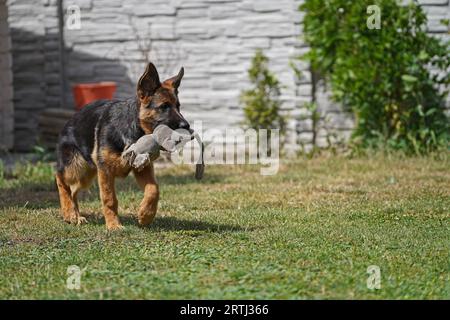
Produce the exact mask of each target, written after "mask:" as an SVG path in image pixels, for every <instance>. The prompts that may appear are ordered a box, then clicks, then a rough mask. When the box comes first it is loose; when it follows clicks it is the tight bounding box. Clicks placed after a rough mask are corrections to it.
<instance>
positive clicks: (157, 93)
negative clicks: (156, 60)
mask: <svg viewBox="0 0 450 320" xmlns="http://www.w3.org/2000/svg"><path fill="white" fill-rule="evenodd" d="M183 75H184V69H183V68H181V70H180V72H178V74H177V75H176V76H174V77H172V78H169V79H167V80H165V81H163V82H162V83H161V82H160V80H159V75H158V71H157V70H156V67H155V66H154V65H153V63H149V64H148V65H147V68H146V69H145V72H144V74H143V75H142V76H141V78H140V79H139V81H138V84H137V96H138V99H139V104H140V105H139V121H140V125H141V127H142V129H143V130H144V132H145V133H146V134H148V133H152V132H153V130H154V129H155V128H156V127H157V126H158V125H166V126H168V127H169V128H171V129H172V130H177V129H184V130H188V131H190V132H191V131H192V130H191V129H190V125H189V123H188V122H187V121H186V119H185V118H184V117H183V116H182V114H181V113H180V101H179V99H178V87H179V86H180V83H181V79H182V78H183Z"/></svg>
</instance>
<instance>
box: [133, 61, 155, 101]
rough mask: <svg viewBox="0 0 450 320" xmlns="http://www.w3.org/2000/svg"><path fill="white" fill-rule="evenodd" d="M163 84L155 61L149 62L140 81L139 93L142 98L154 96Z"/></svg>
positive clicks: (138, 85)
mask: <svg viewBox="0 0 450 320" xmlns="http://www.w3.org/2000/svg"><path fill="white" fill-rule="evenodd" d="M160 86H161V83H160V82H159V75H158V71H157V70H156V67H155V65H154V64H153V63H151V62H150V63H149V64H148V65H147V68H146V69H145V72H144V74H143V75H142V76H141V78H140V79H139V81H138V84H137V94H138V97H139V98H140V99H143V98H145V97H149V96H152V95H153V94H154V93H155V91H156V90H157V89H158V88H159V87H160Z"/></svg>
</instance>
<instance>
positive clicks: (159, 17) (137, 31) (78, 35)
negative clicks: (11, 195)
mask: <svg viewBox="0 0 450 320" xmlns="http://www.w3.org/2000/svg"><path fill="white" fill-rule="evenodd" d="M302 2H303V0H64V5H65V8H67V7H68V6H69V5H72V4H76V5H78V6H79V7H80V8H81V29H79V30H69V29H67V28H65V29H64V41H65V48H64V53H65V61H64V63H65V66H66V76H67V77H66V86H67V88H66V91H65V92H66V96H65V101H66V102H65V107H66V108H73V97H72V94H71V90H70V88H71V85H72V84H74V83H77V82H94V81H102V80H104V81H116V82H117V83H118V92H117V97H118V98H124V97H129V96H132V95H134V94H135V83H136V81H137V79H138V77H139V76H140V74H141V73H142V71H143V69H144V67H145V64H146V61H147V60H152V61H153V62H155V64H156V65H157V67H158V69H159V71H160V75H161V78H165V77H168V76H171V75H174V74H175V73H176V72H177V71H178V70H179V68H180V67H181V66H184V67H185V78H184V80H183V83H182V87H181V90H180V99H181V102H182V108H183V113H184V114H186V116H187V118H188V119H189V120H191V121H193V120H203V122H204V126H205V127H206V128H219V129H223V128H225V127H228V126H238V125H239V122H240V121H241V120H242V116H243V114H242V107H241V106H240V104H239V94H240V92H241V91H242V90H244V89H246V88H247V87H248V84H249V83H248V77H247V69H248V67H249V66H250V62H251V58H252V56H253V54H254V52H255V50H256V49H257V48H261V49H263V50H264V52H265V53H266V54H267V56H268V57H269V58H270V68H271V70H272V71H273V72H274V73H275V74H276V75H277V76H278V78H279V79H280V81H281V83H282V85H283V91H282V99H283V101H284V108H285V110H286V113H287V114H289V116H290V119H291V120H290V123H289V126H290V129H291V130H290V132H291V135H290V136H289V138H288V145H290V146H296V147H298V145H299V144H305V145H308V144H309V143H310V142H311V138H312V132H311V121H310V120H304V119H303V118H304V116H307V115H308V114H307V112H306V111H305V110H304V108H303V105H304V103H305V102H309V101H311V97H312V85H311V76H310V74H309V71H308V66H307V64H305V63H303V62H299V61H296V62H295V63H296V64H297V65H298V67H299V68H300V69H301V70H303V71H304V72H303V77H302V79H295V76H294V73H293V72H292V69H291V68H290V66H289V61H290V59H292V58H293V57H294V56H296V55H298V54H299V53H303V52H305V51H306V50H308V48H306V47H305V45H304V44H303V43H302V40H301V37H300V36H301V27H300V22H301V19H302V13H300V12H299V11H298V10H297V8H298V6H299V5H300V4H301V3H302ZM420 2H421V3H423V4H424V5H425V10H426V11H427V12H429V19H430V21H429V27H430V32H431V33H433V34H436V35H438V36H445V34H446V30H445V28H443V27H441V26H440V25H439V23H438V22H439V20H440V19H442V18H445V17H446V16H447V18H448V15H449V11H450V10H449V8H450V4H449V0H421V1H420ZM56 4H57V0H8V5H9V9H10V10H9V11H10V17H9V22H10V28H11V38H12V53H13V73H14V103H15V136H16V139H15V140H16V142H15V147H16V149H19V150H25V149H27V148H30V146H31V145H32V144H33V143H34V142H35V140H36V136H37V135H36V130H37V116H38V114H39V112H40V111H41V110H42V109H43V108H46V107H55V106H59V104H60V101H61V97H60V92H61V83H60V75H61V70H60V65H61V61H60V60H59V53H58V40H59V36H58V28H57V22H58V20H57V6H56ZM149 43H151V45H149ZM148 49H150V55H149V56H145V54H143V51H145V50H148ZM317 98H318V102H319V106H320V108H321V111H322V112H323V114H324V119H323V120H324V121H323V122H322V126H323V128H322V129H321V130H320V132H319V135H318V140H317V141H318V142H319V144H320V145H326V144H327V136H329V134H328V133H327V132H326V131H327V130H325V128H328V129H330V131H332V132H333V133H337V134H338V135H339V136H341V137H343V138H345V137H348V135H349V130H350V129H351V127H352V121H351V119H349V118H348V117H347V116H346V115H345V114H344V113H343V112H342V109H341V108H340V107H339V106H336V105H333V104H331V103H330V101H329V99H328V92H327V91H326V90H321V91H319V92H318V96H317ZM325 119H327V120H326V121H325Z"/></svg>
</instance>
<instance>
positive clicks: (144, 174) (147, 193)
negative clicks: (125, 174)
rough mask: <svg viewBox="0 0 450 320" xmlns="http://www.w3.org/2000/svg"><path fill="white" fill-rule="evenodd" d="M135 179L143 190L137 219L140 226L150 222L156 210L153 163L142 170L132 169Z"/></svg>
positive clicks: (157, 196)
mask: <svg viewBox="0 0 450 320" xmlns="http://www.w3.org/2000/svg"><path fill="white" fill-rule="evenodd" d="M134 176H135V177H136V181H137V183H138V184H139V186H140V187H141V189H142V190H143V191H144V198H143V199H142V201H141V205H140V206H139V211H138V221H139V224H140V225H142V226H147V225H149V224H150V223H152V221H153V219H154V218H155V215H156V211H157V210H158V200H159V187H158V184H157V183H156V179H155V173H154V170H153V163H150V164H149V165H148V166H146V167H145V168H144V169H143V170H142V171H137V170H135V171H134Z"/></svg>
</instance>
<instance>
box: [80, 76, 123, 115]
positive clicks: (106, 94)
mask: <svg viewBox="0 0 450 320" xmlns="http://www.w3.org/2000/svg"><path fill="white" fill-rule="evenodd" d="M116 88H117V84H116V83H115V82H97V83H79V84H76V85H74V86H73V87H72V92H73V96H74V98H75V108H76V109H77V110H80V109H82V108H83V107H84V106H85V105H86V104H88V103H90V102H92V101H95V100H101V99H112V98H113V96H114V93H115V92H116Z"/></svg>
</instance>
